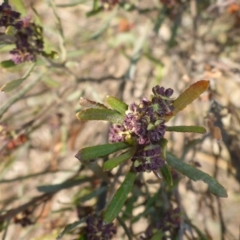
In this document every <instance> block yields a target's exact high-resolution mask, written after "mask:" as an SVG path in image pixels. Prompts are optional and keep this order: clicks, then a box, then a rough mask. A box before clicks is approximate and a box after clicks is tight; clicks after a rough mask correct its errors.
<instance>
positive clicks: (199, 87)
mask: <svg viewBox="0 0 240 240" xmlns="http://www.w3.org/2000/svg"><path fill="white" fill-rule="evenodd" d="M208 87H209V81H207V80H201V81H198V82H196V83H194V84H192V85H191V86H190V87H189V88H187V89H186V90H185V91H184V92H183V93H182V94H181V95H180V96H179V97H178V98H177V99H176V100H175V101H174V102H173V106H174V110H173V113H172V115H171V116H166V117H165V120H166V121H168V120H169V119H170V118H171V117H173V116H176V114H177V113H178V112H180V111H181V110H183V109H184V108H185V107H186V106H187V105H189V104H190V103H192V102H193V101H194V100H195V99H197V98H198V97H199V96H200V95H201V94H202V93H203V92H204V91H206V90H207V89H208Z"/></svg>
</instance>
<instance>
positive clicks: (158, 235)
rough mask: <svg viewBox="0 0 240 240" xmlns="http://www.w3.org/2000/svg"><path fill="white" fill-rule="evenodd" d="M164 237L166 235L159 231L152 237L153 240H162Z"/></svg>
mask: <svg viewBox="0 0 240 240" xmlns="http://www.w3.org/2000/svg"><path fill="white" fill-rule="evenodd" d="M163 236H164V233H163V232H162V231H161V230H159V231H157V232H156V233H155V234H154V235H153V236H152V238H151V240H161V239H162V237H163Z"/></svg>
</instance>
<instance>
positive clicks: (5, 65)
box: [1, 60, 16, 68]
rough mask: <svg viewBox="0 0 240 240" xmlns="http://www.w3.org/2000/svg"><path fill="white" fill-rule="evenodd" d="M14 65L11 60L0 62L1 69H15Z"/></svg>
mask: <svg viewBox="0 0 240 240" xmlns="http://www.w3.org/2000/svg"><path fill="white" fill-rule="evenodd" d="M15 66H16V64H15V63H14V62H13V61H12V60H6V61H2V62H1V67H2V68H11V67H15Z"/></svg>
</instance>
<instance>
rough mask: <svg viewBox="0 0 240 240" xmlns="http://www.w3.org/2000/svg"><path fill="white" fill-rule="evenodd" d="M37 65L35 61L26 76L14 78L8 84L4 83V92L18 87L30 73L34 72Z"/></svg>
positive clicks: (2, 88)
mask: <svg viewBox="0 0 240 240" xmlns="http://www.w3.org/2000/svg"><path fill="white" fill-rule="evenodd" d="M34 66H35V63H33V64H32V65H31V66H30V68H29V69H28V71H27V72H26V73H25V74H24V76H23V77H22V78H20V79H16V80H13V81H11V82H9V83H7V84H4V85H3V86H2V87H1V89H0V90H1V91H2V92H10V91H12V90H13V89H15V88H17V87H18V86H19V85H20V84H21V83H22V82H23V81H24V80H26V79H27V78H28V77H29V76H30V73H31V72H32V70H33V68H34Z"/></svg>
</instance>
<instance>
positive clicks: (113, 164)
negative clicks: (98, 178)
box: [103, 148, 135, 171]
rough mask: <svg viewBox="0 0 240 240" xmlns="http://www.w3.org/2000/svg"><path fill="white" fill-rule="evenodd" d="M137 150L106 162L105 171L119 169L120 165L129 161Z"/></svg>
mask: <svg viewBox="0 0 240 240" xmlns="http://www.w3.org/2000/svg"><path fill="white" fill-rule="evenodd" d="M134 152H135V149H134V148H131V149H130V150H128V151H126V152H125V153H123V154H121V155H120V156H118V157H114V158H111V159H109V160H107V161H106V162H104V164H103V170H104V171H107V170H112V169H113V168H115V167H117V166H118V165H119V164H120V163H122V162H124V161H127V160H128V159H130V158H131V157H132V156H133V155H134Z"/></svg>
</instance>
